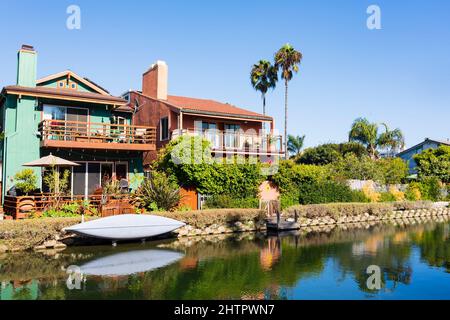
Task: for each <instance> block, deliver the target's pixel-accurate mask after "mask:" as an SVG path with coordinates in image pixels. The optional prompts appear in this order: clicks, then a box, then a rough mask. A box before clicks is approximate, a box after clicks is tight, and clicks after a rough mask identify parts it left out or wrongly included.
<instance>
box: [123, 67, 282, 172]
mask: <svg viewBox="0 0 450 320" xmlns="http://www.w3.org/2000/svg"><path fill="white" fill-rule="evenodd" d="M167 80H168V67H167V65H166V63H165V62H163V61H158V62H157V63H155V64H154V65H153V66H152V67H151V68H150V69H149V70H148V71H147V72H145V73H144V75H143V79H142V91H129V92H127V93H125V94H124V95H123V97H124V98H125V99H126V100H128V101H129V106H130V107H131V108H134V109H135V110H136V115H135V117H134V123H135V124H141V125H149V126H155V127H157V148H161V147H163V146H164V145H165V144H167V143H168V142H169V141H170V140H171V139H174V138H176V137H178V136H180V135H201V136H203V137H204V138H205V139H207V140H209V141H210V142H211V146H212V149H213V152H214V154H220V155H228V154H243V155H280V154H281V146H282V143H281V136H273V135H270V134H262V133H261V132H260V131H261V129H262V128H263V126H264V124H265V123H268V124H269V125H270V127H271V129H273V125H274V123H273V118H272V117H269V116H264V115H262V114H259V113H256V112H252V111H249V110H245V109H241V108H238V107H235V106H232V105H230V104H228V103H221V102H217V101H213V100H205V99H198V98H188V97H180V96H173V95H168V86H167ZM155 156H156V152H149V153H147V156H146V157H145V160H144V162H145V163H146V164H147V163H149V162H150V161H151V160H152V159H154V158H155Z"/></svg>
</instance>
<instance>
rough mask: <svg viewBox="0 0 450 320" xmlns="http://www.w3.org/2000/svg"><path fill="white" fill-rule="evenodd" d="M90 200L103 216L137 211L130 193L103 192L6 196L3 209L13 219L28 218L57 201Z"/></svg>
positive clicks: (80, 201)
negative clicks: (102, 193) (80, 194)
mask: <svg viewBox="0 0 450 320" xmlns="http://www.w3.org/2000/svg"><path fill="white" fill-rule="evenodd" d="M84 201H87V202H89V204H90V206H92V207H93V208H95V209H96V210H97V211H98V213H99V214H100V215H101V216H102V217H107V216H112V215H119V214H129V213H135V211H136V210H135V207H134V206H133V205H132V204H131V202H130V198H129V196H128V195H117V197H116V196H113V197H111V196H108V197H106V198H104V197H103V196H102V195H101V194H99V195H89V196H88V197H87V198H85V197H84V196H60V197H58V198H56V197H55V196H54V195H51V194H38V195H31V196H18V197H14V196H5V201H4V204H3V210H4V212H5V216H7V217H12V219H15V220H16V219H26V218H29V217H30V216H31V215H34V214H36V215H38V216H39V214H41V213H43V212H45V211H46V210H49V209H51V208H52V207H53V206H54V205H55V203H57V204H58V206H63V205H66V204H71V203H75V202H79V203H82V202H84Z"/></svg>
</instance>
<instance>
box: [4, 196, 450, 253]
mask: <svg viewBox="0 0 450 320" xmlns="http://www.w3.org/2000/svg"><path fill="white" fill-rule="evenodd" d="M157 214H158V215H161V216H165V217H169V218H173V219H176V220H180V221H183V222H185V223H186V226H185V227H183V228H180V229H178V230H176V231H175V232H174V233H173V234H172V235H171V236H172V237H178V238H191V237H198V236H207V235H221V234H225V235H226V234H231V233H243V232H255V231H264V230H265V227H266V226H265V214H264V212H262V211H261V210H257V209H221V210H203V211H186V212H159V213H157ZM283 215H284V217H285V218H286V219H294V216H297V217H298V223H299V225H300V227H301V231H305V232H309V231H314V232H320V230H321V229H325V230H326V229H327V227H328V228H330V227H334V226H340V227H343V228H344V229H345V228H346V226H352V225H355V224H356V225H358V224H360V225H362V226H364V225H367V226H370V225H371V224H374V223H377V222H380V221H392V222H394V223H395V221H401V220H405V219H413V220H414V221H417V222H420V221H421V220H422V218H423V219H428V218H440V217H448V216H450V208H449V207H448V204H432V203H428V202H414V203H388V204H387V203H379V204H378V203H374V204H370V203H367V204H363V203H362V204H359V203H350V204H326V205H309V206H295V207H291V208H289V209H287V210H286V211H285V212H284V214H283ZM79 222H80V218H45V219H30V220H21V221H1V222H0V253H4V252H17V251H25V250H56V251H59V250H63V249H65V248H66V246H71V245H79V244H89V243H88V242H86V241H85V240H84V239H80V238H77V237H74V236H73V235H71V234H67V233H65V232H64V231H62V229H63V228H65V227H68V226H71V225H74V224H77V223H79Z"/></svg>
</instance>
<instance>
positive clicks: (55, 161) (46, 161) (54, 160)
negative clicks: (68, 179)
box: [23, 153, 79, 194]
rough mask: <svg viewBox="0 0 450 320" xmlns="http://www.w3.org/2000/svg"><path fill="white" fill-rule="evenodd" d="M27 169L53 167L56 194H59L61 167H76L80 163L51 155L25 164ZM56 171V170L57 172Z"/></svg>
mask: <svg viewBox="0 0 450 320" xmlns="http://www.w3.org/2000/svg"><path fill="white" fill-rule="evenodd" d="M23 166H25V167H53V168H54V170H53V175H54V177H55V178H54V179H55V193H56V194H58V193H59V168H60V167H75V166H79V164H78V163H75V162H72V161H69V160H66V159H63V158H60V157H55V156H54V155H52V154H51V153H50V154H49V155H48V156H45V157H42V158H40V159H38V160H34V161H31V162H28V163H25V164H23ZM55 169H56V170H55Z"/></svg>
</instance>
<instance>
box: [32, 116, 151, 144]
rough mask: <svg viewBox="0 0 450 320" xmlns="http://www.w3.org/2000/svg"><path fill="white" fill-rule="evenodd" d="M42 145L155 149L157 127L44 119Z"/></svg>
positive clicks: (41, 126)
mask: <svg viewBox="0 0 450 320" xmlns="http://www.w3.org/2000/svg"><path fill="white" fill-rule="evenodd" d="M38 131H39V132H40V133H41V147H47V148H70V149H99V150H130V151H154V150H156V128H155V127H147V126H135V125H119V124H111V123H94V122H79V121H63V120H44V121H42V122H41V123H40V124H39V128H38Z"/></svg>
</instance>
